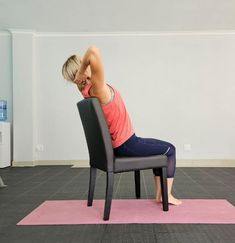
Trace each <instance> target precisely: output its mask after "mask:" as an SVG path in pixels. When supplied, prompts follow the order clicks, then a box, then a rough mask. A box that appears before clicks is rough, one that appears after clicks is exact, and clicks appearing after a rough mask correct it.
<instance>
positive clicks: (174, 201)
mask: <svg viewBox="0 0 235 243" xmlns="http://www.w3.org/2000/svg"><path fill="white" fill-rule="evenodd" d="M156 201H157V203H162V197H161V196H160V197H159V196H157V197H156ZM168 203H169V204H172V205H176V206H178V205H180V204H182V201H180V200H179V199H176V198H175V197H173V196H172V195H169V196H168Z"/></svg>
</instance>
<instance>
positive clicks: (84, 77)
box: [73, 71, 88, 85]
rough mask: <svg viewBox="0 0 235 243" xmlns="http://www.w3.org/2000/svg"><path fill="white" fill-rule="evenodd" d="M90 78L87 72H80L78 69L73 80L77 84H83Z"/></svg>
mask: <svg viewBox="0 0 235 243" xmlns="http://www.w3.org/2000/svg"><path fill="white" fill-rule="evenodd" d="M87 79H88V75H87V74H86V73H83V74H82V73H79V71H77V73H76V75H75V78H74V80H73V82H74V83H75V84H77V85H81V84H82V83H84V82H85V81H86V80H87Z"/></svg>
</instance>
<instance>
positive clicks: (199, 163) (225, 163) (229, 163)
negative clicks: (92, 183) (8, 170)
mask: <svg viewBox="0 0 235 243" xmlns="http://www.w3.org/2000/svg"><path fill="white" fill-rule="evenodd" d="M46 165H71V167H72V168H86V167H89V161H88V160H38V161H13V162H12V166H13V167H32V166H46ZM177 167H235V160H220V159H178V160H177Z"/></svg>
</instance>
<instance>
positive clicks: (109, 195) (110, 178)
mask: <svg viewBox="0 0 235 243" xmlns="http://www.w3.org/2000/svg"><path fill="white" fill-rule="evenodd" d="M113 181H114V174H113V172H107V182H106V183H107V184H106V197H105V207H104V218H103V219H104V220H109V215H110V209H111V203H112V196H113Z"/></svg>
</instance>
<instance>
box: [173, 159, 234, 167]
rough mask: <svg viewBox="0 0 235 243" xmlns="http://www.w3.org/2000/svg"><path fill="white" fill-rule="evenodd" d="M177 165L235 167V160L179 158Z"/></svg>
mask: <svg viewBox="0 0 235 243" xmlns="http://www.w3.org/2000/svg"><path fill="white" fill-rule="evenodd" d="M177 167H235V160H224V159H223V160H221V159H179V160H177Z"/></svg>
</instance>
